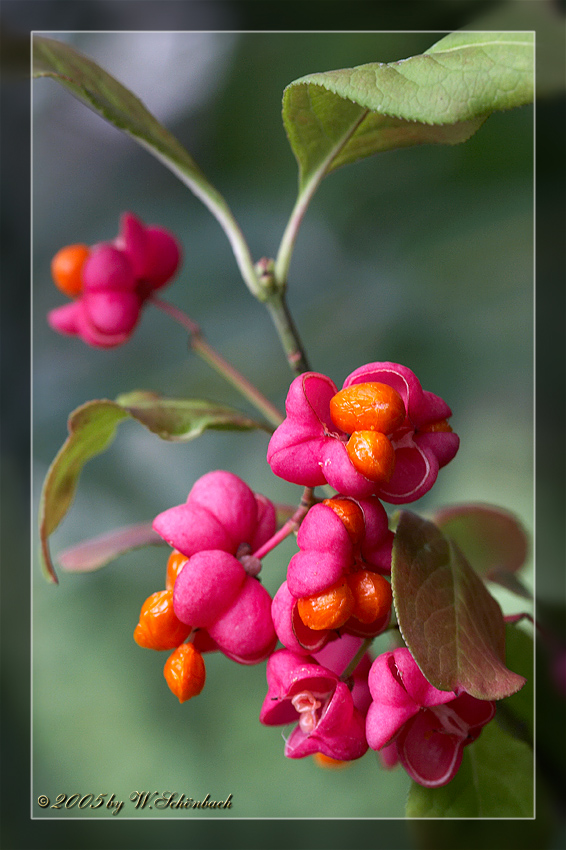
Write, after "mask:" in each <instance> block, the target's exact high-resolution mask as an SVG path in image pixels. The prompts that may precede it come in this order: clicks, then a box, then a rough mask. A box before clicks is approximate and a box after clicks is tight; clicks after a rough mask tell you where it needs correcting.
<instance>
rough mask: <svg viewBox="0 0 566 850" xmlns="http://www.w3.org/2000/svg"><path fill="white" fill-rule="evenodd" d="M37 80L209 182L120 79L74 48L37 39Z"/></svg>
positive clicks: (180, 168)
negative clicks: (46, 80) (52, 83)
mask: <svg viewBox="0 0 566 850" xmlns="http://www.w3.org/2000/svg"><path fill="white" fill-rule="evenodd" d="M33 75H34V77H53V78H54V79H56V80H57V82H59V83H61V85H62V86H64V87H65V88H66V89H68V90H69V91H70V92H71V93H72V94H74V95H75V97H77V98H78V99H79V100H81V101H82V102H83V103H85V104H86V105H87V106H88V107H90V108H91V109H92V110H94V112H98V114H99V115H102V117H103V118H106V120H107V121H109V122H110V123H111V124H114V126H115V127H117V128H118V129H120V130H123V131H124V132H126V133H128V134H129V135H130V136H133V138H134V139H136V140H137V141H138V142H140V143H141V144H142V145H144V147H146V148H148V149H150V150H151V151H153V153H155V154H156V155H157V156H158V157H159V158H160V159H162V160H165V161H166V164H168V165H169V167H172V168H173V170H180V171H182V172H183V173H185V174H187V175H191V176H192V177H193V178H194V179H195V180H197V181H199V182H200V181H203V182H206V179H205V178H204V176H203V174H202V173H201V171H200V169H199V168H198V166H197V165H196V163H195V161H194V160H193V158H192V157H191V155H190V154H189V152H188V151H187V150H185V148H184V147H183V146H182V145H181V144H180V142H178V141H177V139H176V138H175V137H174V136H172V135H171V133H170V132H169V131H168V130H166V129H165V127H163V125H162V124H160V123H159V121H158V120H157V119H156V118H154V117H153V115H152V114H151V112H149V111H148V110H147V108H146V107H145V106H144V104H143V103H142V102H141V100H139V99H138V98H137V97H136V96H135V95H134V94H132V92H131V91H129V89H127V88H126V87H125V86H123V85H122V84H121V83H120V82H118V80H116V79H115V78H114V77H112V76H111V75H110V74H108V73H107V72H106V71H104V70H103V69H102V68H100V67H99V66H98V65H97V64H96V63H95V62H93V61H92V60H91V59H89V58H88V57H87V56H83V55H82V54H81V53H79V52H78V51H77V50H75V49H74V48H72V47H70V45H68V44H65V43H64V42H61V41H56V40H55V39H52V38H45V37H44V36H38V35H34V37H33Z"/></svg>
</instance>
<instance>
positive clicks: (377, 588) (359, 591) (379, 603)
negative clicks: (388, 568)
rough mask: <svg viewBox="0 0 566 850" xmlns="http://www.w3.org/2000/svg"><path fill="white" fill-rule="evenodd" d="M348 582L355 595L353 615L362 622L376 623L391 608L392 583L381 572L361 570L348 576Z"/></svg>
mask: <svg viewBox="0 0 566 850" xmlns="http://www.w3.org/2000/svg"><path fill="white" fill-rule="evenodd" d="M348 584H349V586H350V590H351V591H352V595H353V597H354V609H353V611H352V617H355V618H356V620H359V621H360V622H361V623H366V624H369V623H374V622H375V621H376V620H377V619H379V618H381V617H384V616H385V615H386V614H387V612H388V611H389V610H390V609H391V603H392V601H393V596H392V593H391V585H390V584H389V582H388V581H387V580H386V579H384V578H383V576H381V575H379V573H374V572H371V570H359V571H358V572H357V573H352V574H351V575H349V576H348Z"/></svg>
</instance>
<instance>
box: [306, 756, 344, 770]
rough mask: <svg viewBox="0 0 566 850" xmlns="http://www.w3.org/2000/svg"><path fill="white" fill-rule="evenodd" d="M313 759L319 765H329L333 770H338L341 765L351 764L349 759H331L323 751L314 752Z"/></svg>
mask: <svg viewBox="0 0 566 850" xmlns="http://www.w3.org/2000/svg"><path fill="white" fill-rule="evenodd" d="M313 759H314V761H315V762H316V763H317V765H318V766H319V767H329V768H331V769H334V770H340V768H342V767H349V766H350V764H351V762H349V761H340V759H333V758H332V757H331V756H326V755H324V753H314V755H313Z"/></svg>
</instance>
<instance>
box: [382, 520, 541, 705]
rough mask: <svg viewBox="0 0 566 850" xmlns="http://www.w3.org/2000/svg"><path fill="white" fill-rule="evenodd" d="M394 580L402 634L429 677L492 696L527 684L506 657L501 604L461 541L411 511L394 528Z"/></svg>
mask: <svg viewBox="0 0 566 850" xmlns="http://www.w3.org/2000/svg"><path fill="white" fill-rule="evenodd" d="M391 584H392V588H393V598H394V602H395V610H396V613H397V621H398V623H399V628H400V630H401V634H402V635H403V639H404V640H405V643H406V644H407V646H408V647H409V649H410V651H411V653H412V654H413V656H414V658H415V660H416V662H417V664H418V665H419V667H420V669H421V670H422V672H423V674H424V676H425V677H426V678H427V679H428V681H429V682H430V683H431V684H432V685H434V686H435V687H436V688H439V689H440V690H446V691H452V690H459V689H461V688H463V689H464V690H465V691H467V692H468V693H469V694H471V695H472V696H475V697H477V698H478V699H491V700H497V699H502V698H503V697H507V696H509V695H510V694H513V693H515V692H516V691H518V690H519V688H521V687H522V686H523V685H524V683H525V680H524V678H523V677H522V676H519V675H517V674H516V673H513V672H511V671H510V670H508V669H507V668H506V666H505V663H504V658H505V624H504V621H503V615H502V613H501V608H500V607H499V604H498V603H497V601H496V600H495V599H494V598H493V597H492V596H491V594H490V593H489V592H488V590H487V588H486V586H485V584H484V583H483V582H482V580H481V579H480V578H479V576H478V575H477V574H476V573H475V572H474V570H473V569H472V568H471V567H470V565H469V564H468V562H467V561H466V559H465V557H464V556H463V554H462V553H461V551H460V550H459V549H458V547H457V546H456V545H455V544H454V543H452V541H450V540H448V539H447V538H446V537H444V535H443V534H442V532H441V531H440V530H439V529H438V528H437V527H436V526H435V525H433V523H431V522H427V521H426V520H424V519H422V518H421V517H419V516H417V515H416V514H412V513H410V512H408V511H402V512H401V517H400V520H399V523H398V525H397V530H396V533H395V541H394V544H393V558H392V566H391Z"/></svg>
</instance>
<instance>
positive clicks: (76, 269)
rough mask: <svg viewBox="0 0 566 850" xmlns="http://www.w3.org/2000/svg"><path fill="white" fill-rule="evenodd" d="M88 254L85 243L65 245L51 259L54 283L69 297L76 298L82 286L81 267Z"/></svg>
mask: <svg viewBox="0 0 566 850" xmlns="http://www.w3.org/2000/svg"><path fill="white" fill-rule="evenodd" d="M89 254H90V249H89V247H88V246H87V245H67V246H66V247H65V248H61V250H60V251H57V253H56V254H55V256H54V257H53V259H52V260H51V276H52V278H53V280H54V281H55V285H56V286H57V287H58V289H60V290H61V292H64V293H65V295H68V296H69V298H76V297H77V295H80V294H81V291H82V288H83V281H82V274H81V273H82V268H83V266H84V264H85V260H86V259H87V257H88V255H89Z"/></svg>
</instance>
